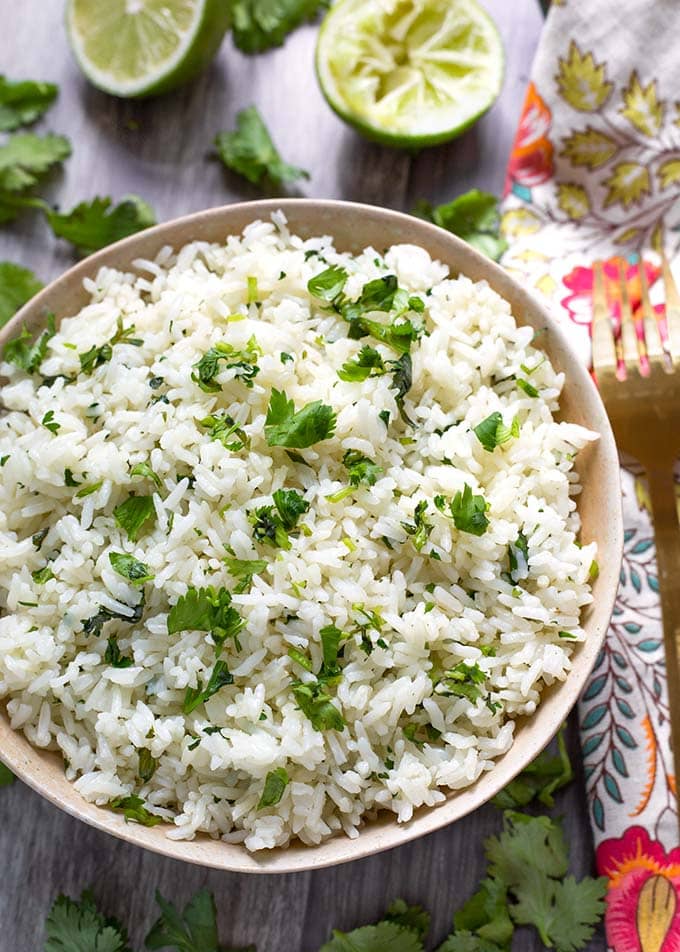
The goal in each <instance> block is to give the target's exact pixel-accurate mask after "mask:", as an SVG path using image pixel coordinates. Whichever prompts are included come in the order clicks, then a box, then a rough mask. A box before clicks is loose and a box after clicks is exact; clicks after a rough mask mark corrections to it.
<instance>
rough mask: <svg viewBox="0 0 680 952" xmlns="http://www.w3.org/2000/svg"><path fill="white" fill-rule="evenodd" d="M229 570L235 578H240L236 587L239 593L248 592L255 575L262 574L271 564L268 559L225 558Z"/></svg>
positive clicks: (236, 591) (235, 590)
mask: <svg viewBox="0 0 680 952" xmlns="http://www.w3.org/2000/svg"><path fill="white" fill-rule="evenodd" d="M224 563H225V565H226V566H227V571H228V572H229V574H230V575H233V577H234V578H237V579H240V581H239V583H238V585H237V586H236V588H235V589H234V592H235V593H236V594H237V595H240V594H241V593H242V592H247V591H248V589H249V588H250V586H251V585H252V582H253V576H254V575H261V574H262V572H264V570H265V569H266V568H267V565H268V564H269V563H268V562H267V560H266V559H233V558H226V559H225V560H224Z"/></svg>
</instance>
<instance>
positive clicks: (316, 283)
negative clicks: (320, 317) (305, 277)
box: [307, 264, 348, 304]
mask: <svg viewBox="0 0 680 952" xmlns="http://www.w3.org/2000/svg"><path fill="white" fill-rule="evenodd" d="M347 278H348V274H347V272H346V271H345V269H344V268H341V267H339V265H335V264H333V265H331V266H330V267H329V268H326V270H325V271H320V272H319V274H316V275H314V277H313V278H310V279H309V281H308V282H307V290H308V291H309V293H310V294H311V295H312V297H315V298H317V300H319V301H325V302H326V303H327V304H333V303H334V302H335V301H337V300H338V299H339V298H340V296H341V295H342V292H343V290H344V287H345V285H346V284H347Z"/></svg>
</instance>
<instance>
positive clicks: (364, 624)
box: [349, 605, 385, 654]
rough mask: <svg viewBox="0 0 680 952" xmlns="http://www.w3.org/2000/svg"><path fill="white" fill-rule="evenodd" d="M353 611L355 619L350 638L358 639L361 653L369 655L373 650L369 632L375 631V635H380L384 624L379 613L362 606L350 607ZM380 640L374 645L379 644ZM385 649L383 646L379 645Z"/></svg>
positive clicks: (373, 646)
mask: <svg viewBox="0 0 680 952" xmlns="http://www.w3.org/2000/svg"><path fill="white" fill-rule="evenodd" d="M352 608H353V610H354V611H355V612H356V615H357V617H356V618H355V620H354V626H353V628H351V629H350V631H349V635H350V637H358V638H359V640H360V645H361V648H362V650H363V651H365V652H366V654H371V652H372V651H373V649H374V648H375V644H373V641H372V640H371V637H370V635H369V634H368V633H369V631H375V632H377V634H380V633H381V632H382V629H383V625H384V624H385V620H384V619H383V617H382V615H381V614H380V612H377V611H370V610H369V609H366V608H364V606H363V605H352ZM381 640H382V639H381V638H378V640H377V641H376V644H380V642H381ZM381 647H385V645H384V644H383V645H381Z"/></svg>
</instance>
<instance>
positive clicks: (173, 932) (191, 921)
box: [87, 889, 255, 952]
mask: <svg viewBox="0 0 680 952" xmlns="http://www.w3.org/2000/svg"><path fill="white" fill-rule="evenodd" d="M156 902H157V903H158V905H159V906H160V908H161V915H160V918H159V919H158V920H157V921H156V922H155V923H154V925H153V926H152V928H151V931H150V932H149V934H148V935H147V937H146V948H147V949H173V950H174V952H255V949H254V947H253V946H249V948H247V949H226V948H224V947H223V946H221V945H219V939H218V935H217V910H216V908H215V899H214V897H213V895H212V893H209V892H208V891H207V889H202V890H201V891H200V892H198V893H196V895H195V896H194V897H193V898H192V899H190V900H189V902H188V903H187V904H186V906H185V907H184V910H183V911H182V912H181V913H180V911H179V909H177V908H176V906H174V905H173V904H172V903H171V902H168V900H167V899H164V898H163V896H161V894H160V893H159V892H158V891H157V892H156ZM87 952H90V950H87Z"/></svg>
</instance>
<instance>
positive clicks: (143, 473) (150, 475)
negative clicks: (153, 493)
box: [130, 463, 162, 489]
mask: <svg viewBox="0 0 680 952" xmlns="http://www.w3.org/2000/svg"><path fill="white" fill-rule="evenodd" d="M135 476H139V478H140V479H152V480H153V481H154V483H155V484H156V486H157V487H158V489H160V488H161V486H162V483H161V481H160V478H159V477H158V476H157V475H156V473H154V471H153V470H152V469H151V467H150V466H149V464H148V463H135V465H134V466H133V467H132V469H131V470H130V477H131V478H133V479H134V477H135Z"/></svg>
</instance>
